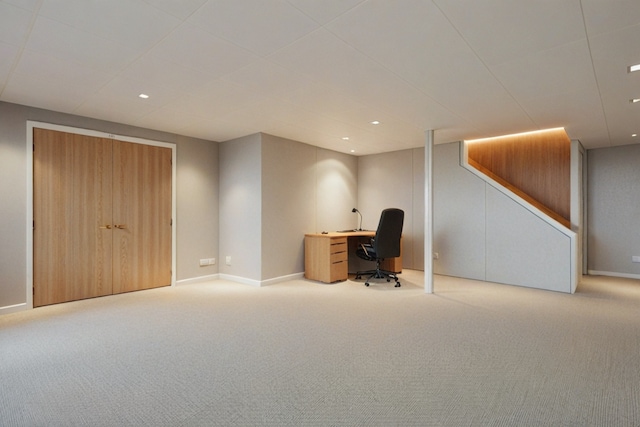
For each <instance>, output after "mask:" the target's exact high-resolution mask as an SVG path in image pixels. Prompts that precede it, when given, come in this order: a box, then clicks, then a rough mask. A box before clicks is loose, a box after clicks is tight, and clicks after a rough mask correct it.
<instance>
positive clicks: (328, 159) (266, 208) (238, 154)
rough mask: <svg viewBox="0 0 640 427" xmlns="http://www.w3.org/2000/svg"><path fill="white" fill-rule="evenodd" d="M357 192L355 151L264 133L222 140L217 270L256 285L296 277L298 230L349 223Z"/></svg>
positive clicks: (299, 268) (300, 258) (300, 249)
mask: <svg viewBox="0 0 640 427" xmlns="http://www.w3.org/2000/svg"><path fill="white" fill-rule="evenodd" d="M356 193H357V158H356V157H354V156H350V155H347V154H342V153H338V152H335V151H330V150H325V149H321V148H317V147H313V146H310V145H307V144H303V143H301V142H297V141H291V140H287V139H283V138H279V137H275V136H272V135H267V134H255V135H251V136H248V137H245V138H239V139H236V140H233V141H228V142H224V143H222V144H221V145H220V200H221V202H220V258H221V267H220V273H221V274H223V275H229V276H233V278H235V279H236V280H239V281H240V282H245V283H248V284H251V285H254V286H260V285H263V284H268V283H269V281H270V280H281V279H282V278H286V277H287V276H290V275H296V274H297V275H301V274H302V273H303V272H304V234H305V233H313V232H320V231H325V230H339V229H345V228H354V227H355V226H356V224H357V222H356V215H355V214H353V213H351V209H352V208H353V207H354V206H355V205H356ZM227 255H230V256H231V257H232V265H231V266H226V265H224V259H225V257H226V256H227Z"/></svg>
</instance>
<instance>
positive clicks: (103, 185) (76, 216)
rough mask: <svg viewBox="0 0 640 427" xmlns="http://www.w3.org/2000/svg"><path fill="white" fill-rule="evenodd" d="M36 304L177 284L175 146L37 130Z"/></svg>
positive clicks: (35, 212) (35, 176)
mask: <svg viewBox="0 0 640 427" xmlns="http://www.w3.org/2000/svg"><path fill="white" fill-rule="evenodd" d="M33 141H34V156H33V159H34V163H33V166H34V168H33V199H34V200H33V205H34V207H33V217H34V227H35V228H34V234H33V245H34V254H33V261H34V266H33V271H34V273H33V275H34V277H33V289H34V297H33V305H34V306H36V307H37V306H42V305H48V304H55V303H60V302H65V301H73V300H78V299H84V298H91V297H97V296H103V295H110V294H115V293H121V292H129V291H135V290H140V289H148V288H155V287H160V286H168V285H170V284H171V227H172V221H171V187H172V186H171V179H172V167H171V156H172V152H171V149H169V148H164V147H156V146H150V145H143V144H134V143H129V142H122V141H117V140H113V139H108V138H97V137H90V136H84V135H77V134H71V133H65V132H59V131H53V130H45V129H37V128H36V129H34V135H33Z"/></svg>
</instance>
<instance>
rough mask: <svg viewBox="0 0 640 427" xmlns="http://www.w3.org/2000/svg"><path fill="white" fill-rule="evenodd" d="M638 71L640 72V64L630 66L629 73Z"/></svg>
mask: <svg viewBox="0 0 640 427" xmlns="http://www.w3.org/2000/svg"><path fill="white" fill-rule="evenodd" d="M638 70H640V64H636V65H631V66H629V72H630V73H633V72H634V71H638Z"/></svg>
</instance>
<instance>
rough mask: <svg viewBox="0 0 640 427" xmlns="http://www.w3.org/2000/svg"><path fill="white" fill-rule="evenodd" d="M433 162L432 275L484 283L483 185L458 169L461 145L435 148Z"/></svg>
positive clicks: (477, 179) (468, 173) (467, 172)
mask: <svg viewBox="0 0 640 427" xmlns="http://www.w3.org/2000/svg"><path fill="white" fill-rule="evenodd" d="M433 158H434V162H433V180H434V185H433V208H434V213H433V216H434V218H433V220H434V226H433V234H434V236H433V251H434V252H437V253H438V256H439V259H438V260H434V263H433V271H434V273H436V274H445V275H452V276H457V277H464V278H468V279H476V280H485V277H486V271H485V259H486V250H485V223H486V218H485V213H486V202H485V187H484V182H483V181H482V180H481V179H480V178H478V177H477V176H475V175H474V174H472V173H471V172H469V171H468V170H466V169H464V168H462V167H460V143H457V142H456V143H451V144H441V145H436V146H435V147H434V150H433Z"/></svg>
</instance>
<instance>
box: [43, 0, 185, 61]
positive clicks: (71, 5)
mask: <svg viewBox="0 0 640 427" xmlns="http://www.w3.org/2000/svg"><path fill="white" fill-rule="evenodd" d="M39 13H40V15H41V16H45V17H47V18H50V19H53V20H55V21H58V22H61V23H64V24H66V25H69V26H71V27H73V28H77V29H79V30H82V31H84V32H86V33H89V34H93V35H95V36H97V37H100V38H104V39H106V40H111V41H114V42H117V43H120V44H123V45H126V46H128V47H129V48H131V49H137V50H142V49H148V48H149V47H151V46H153V45H155V44H156V43H157V42H158V41H160V40H162V39H163V38H164V37H165V36H166V35H167V34H169V32H170V31H171V30H172V29H173V28H175V27H176V26H177V25H178V24H179V23H180V20H178V19H177V18H175V17H174V16H170V15H168V14H166V13H164V12H162V11H160V10H159V9H157V8H154V7H152V6H150V5H148V4H146V3H144V2H142V1H141V0H109V1H86V0H65V1H60V0H44V1H43V3H42V7H41V8H40V10H39Z"/></svg>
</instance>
